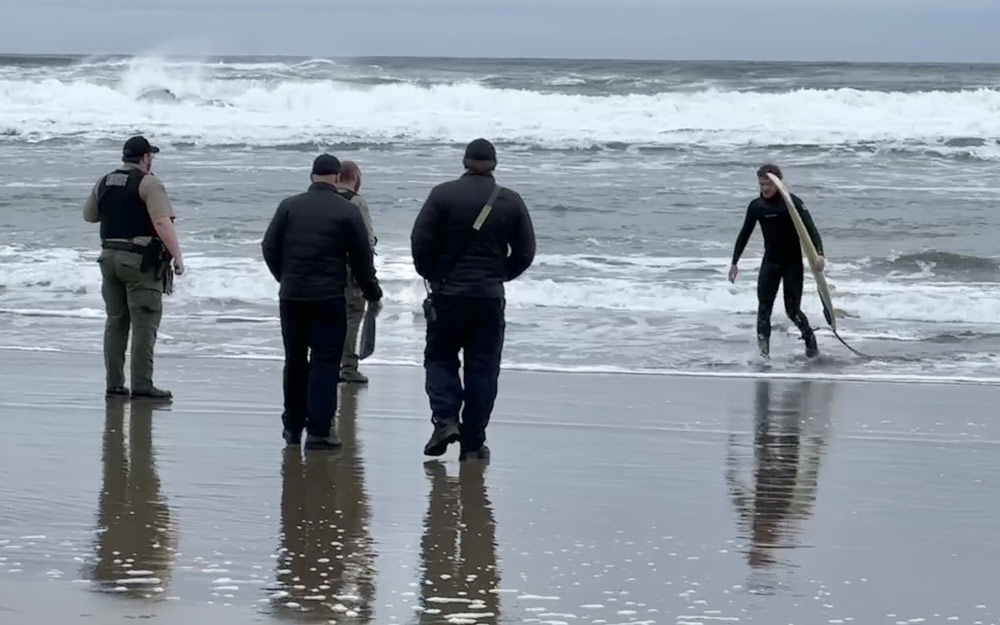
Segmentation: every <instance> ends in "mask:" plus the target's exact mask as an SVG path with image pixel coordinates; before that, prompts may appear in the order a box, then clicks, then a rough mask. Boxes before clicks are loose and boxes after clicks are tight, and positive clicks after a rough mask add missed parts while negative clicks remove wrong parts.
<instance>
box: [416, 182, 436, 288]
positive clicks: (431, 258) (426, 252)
mask: <svg viewBox="0 0 1000 625" xmlns="http://www.w3.org/2000/svg"><path fill="white" fill-rule="evenodd" d="M443 246H444V211H443V210H442V208H441V205H440V200H439V198H438V192H437V189H434V190H432V191H431V192H430V194H429V195H428V196H427V200H426V201H425V202H424V205H423V207H422V208H421V209H420V212H419V213H418V214H417V219H416V221H414V222H413V231H412V232H411V233H410V251H411V253H412V255H413V267H414V269H416V270H417V273H418V274H420V276H421V277H423V278H425V279H427V280H431V279H433V273H434V269H435V268H436V267H437V264H438V259H439V258H440V256H441V252H442V249H443Z"/></svg>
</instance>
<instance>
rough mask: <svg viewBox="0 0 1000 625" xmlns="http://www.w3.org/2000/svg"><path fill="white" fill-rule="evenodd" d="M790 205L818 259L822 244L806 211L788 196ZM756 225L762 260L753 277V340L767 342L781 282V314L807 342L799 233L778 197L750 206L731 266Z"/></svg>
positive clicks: (808, 333)
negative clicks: (754, 296)
mask: <svg viewBox="0 0 1000 625" xmlns="http://www.w3.org/2000/svg"><path fill="white" fill-rule="evenodd" d="M792 201H793V202H794V203H795V208H797V209H798V211H799V215H800V216H801V217H802V223H803V224H804V225H805V227H806V231H807V232H808V233H809V236H810V238H811V239H812V242H813V245H814V246H815V247H816V252H817V253H819V254H820V255H822V254H823V240H822V239H821V238H820V236H819V232H817V230H816V226H815V225H814V224H813V220H812V217H810V215H809V211H807V210H806V209H805V206H804V205H803V204H802V200H800V199H799V198H798V197H797V196H795V195H792ZM758 222H759V223H760V229H761V232H762V233H763V235H764V259H763V261H762V262H761V264H760V273H759V274H758V276H757V337H758V338H761V339H767V338H770V336H771V309H772V308H773V306H774V299H775V298H776V297H777V296H778V285H779V284H780V283H781V282H782V281H784V294H785V312H786V313H788V317H789V318H790V319H791V320H792V322H793V323H795V325H796V327H798V329H799V330H800V331H801V332H802V338H810V337H812V334H813V331H812V328H811V327H810V326H809V319H807V318H806V316H805V315H804V314H803V313H802V310H801V308H800V307H799V306H800V304H801V303H802V277H803V266H802V249H801V245H800V243H799V233H798V231H797V230H796V229H795V224H794V223H793V222H792V218H791V216H790V215H789V214H788V208H787V207H786V206H785V201H784V200H783V199H782V197H781V195H780V194H777V193H776V194H774V196H773V197H772V198H770V199H766V198H764V197H763V196H760V197H758V198H756V199H755V200H754V201H752V202H750V206H748V207H747V216H746V219H745V220H744V222H743V229H742V230H740V234H739V236H738V237H737V238H736V248H735V249H734V250H733V264H734V265H735V264H736V263H737V262H738V261H739V260H740V256H741V255H742V254H743V250H744V249H745V248H746V246H747V242H748V241H749V240H750V235H751V234H753V229H754V226H755V225H757V223H758Z"/></svg>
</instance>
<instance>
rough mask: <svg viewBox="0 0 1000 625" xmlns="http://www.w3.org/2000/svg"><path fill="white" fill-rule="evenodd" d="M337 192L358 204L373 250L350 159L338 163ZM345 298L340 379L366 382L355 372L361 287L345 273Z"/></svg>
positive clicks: (358, 175) (361, 315) (358, 178)
mask: <svg viewBox="0 0 1000 625" xmlns="http://www.w3.org/2000/svg"><path fill="white" fill-rule="evenodd" d="M336 187H337V191H338V192H339V193H340V195H341V196H343V197H344V198H345V199H347V200H349V201H350V202H351V203H352V204H354V205H355V206H357V207H358V210H359V211H361V218H362V219H363V220H364V222H365V229H366V230H367V231H368V244H369V245H371V247H372V251H374V250H375V243H376V241H377V239H376V238H375V232H374V229H373V227H372V216H371V213H370V212H369V210H368V203H367V202H365V198H363V197H361V195H359V194H358V191H359V190H360V189H361V168H360V167H358V164H357V163H355V162H354V161H344V162H342V163H341V164H340V174H338V181H337V184H336ZM344 296H345V298H346V299H347V340H346V341H345V342H344V356H343V359H342V360H341V364H340V381H341V382H346V383H348V384H367V383H368V378H367V376H365V375H364V374H363V373H361V372H360V371H358V360H359V359H358V345H357V343H358V330H359V329H360V328H361V320H362V319H363V318H364V315H365V297H364V295H363V294H362V293H361V288H360V287H359V286H358V284H357V282H356V281H355V280H354V278H353V277H352V276H351V274H350V268H348V273H347V288H346V289H345V291H344Z"/></svg>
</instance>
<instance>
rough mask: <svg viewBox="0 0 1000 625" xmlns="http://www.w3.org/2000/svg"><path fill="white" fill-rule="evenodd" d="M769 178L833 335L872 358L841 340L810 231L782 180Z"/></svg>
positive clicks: (770, 174)
mask: <svg viewBox="0 0 1000 625" xmlns="http://www.w3.org/2000/svg"><path fill="white" fill-rule="evenodd" d="M767 177H768V178H770V179H771V182H773V183H774V186H776V187H778V192H779V193H781V197H782V198H783V199H784V200H785V206H786V207H787V208H788V214H789V215H790V216H791V218H792V223H793V224H795V231H796V232H798V233H799V242H800V243H801V244H802V251H803V253H805V255H806V259H807V260H808V261H809V269H810V270H811V271H812V275H813V278H814V279H815V280H816V291H818V292H819V298H820V300H821V301H822V302H823V316H824V317H826V322H827V323H828V324H830V329H831V330H832V331H833V335H834V336H835V337H837V340H838V341H840V342H841V343H842V344H843V345H844V347H846V348H847V349H849V350H851V351H852V352H854V353H855V354H857V355H858V356H861V357H863V358H871V356H869V355H868V354H862V353H861V352H859V351H858V350H856V349H854V348H853V347H851V346H850V345H848V344H847V342H846V341H844V339H842V338H840V334H838V333H837V318H836V317H835V316H834V314H833V297H831V296H830V286H829V285H828V284H827V283H826V276H825V275H824V274H823V270H822V269H819V268H818V265H819V254H818V253H817V252H816V246H815V245H813V242H812V237H810V236H809V231H808V230H806V225H805V224H804V223H802V217H800V216H799V211H797V210H796V209H795V202H793V201H792V196H791V194H789V193H788V189H786V188H785V185H784V184H783V183H782V182H781V179H780V178H778V177H777V176H775V175H774V174H772V173H768V174H767Z"/></svg>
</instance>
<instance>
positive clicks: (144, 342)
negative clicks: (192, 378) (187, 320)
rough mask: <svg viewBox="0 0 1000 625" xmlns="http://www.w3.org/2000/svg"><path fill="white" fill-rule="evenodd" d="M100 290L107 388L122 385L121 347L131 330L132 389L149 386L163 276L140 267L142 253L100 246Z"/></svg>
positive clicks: (151, 379)
mask: <svg viewBox="0 0 1000 625" xmlns="http://www.w3.org/2000/svg"><path fill="white" fill-rule="evenodd" d="M97 262H98V263H100V265H101V276H102V278H103V279H102V284H101V294H102V295H103V296H104V306H105V310H106V311H107V323H106V324H105V326H104V365H105V368H106V370H107V384H108V388H115V387H121V386H125V348H126V346H127V345H128V335H129V329H130V328H131V331H132V391H133V392H137V391H138V392H142V391H148V390H149V389H151V388H153V347H154V346H155V344H156V332H157V330H158V329H159V327H160V319H161V318H162V316H163V280H162V279H161V278H158V277H157V275H156V268H155V267H153V268H149V269H147V270H146V271H140V270H139V266H140V263H142V257H141V256H140V255H139V254H136V253H134V252H126V251H123V250H108V249H104V250H101V255H100V256H99V257H98V259H97Z"/></svg>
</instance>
